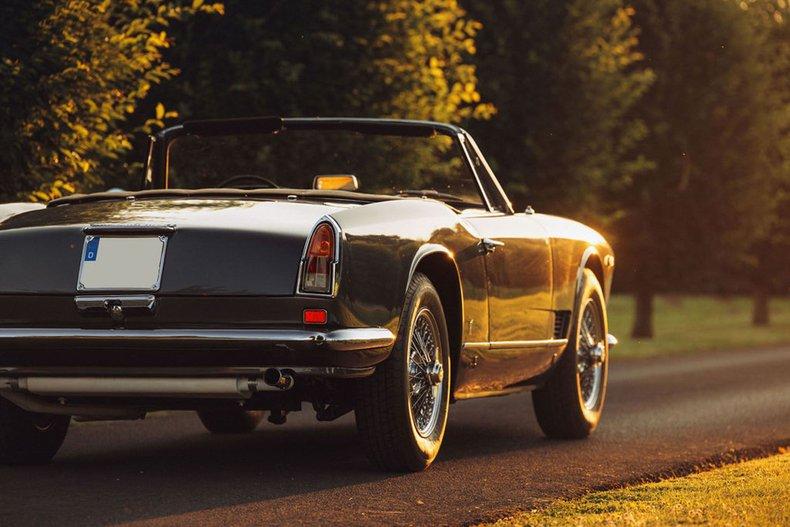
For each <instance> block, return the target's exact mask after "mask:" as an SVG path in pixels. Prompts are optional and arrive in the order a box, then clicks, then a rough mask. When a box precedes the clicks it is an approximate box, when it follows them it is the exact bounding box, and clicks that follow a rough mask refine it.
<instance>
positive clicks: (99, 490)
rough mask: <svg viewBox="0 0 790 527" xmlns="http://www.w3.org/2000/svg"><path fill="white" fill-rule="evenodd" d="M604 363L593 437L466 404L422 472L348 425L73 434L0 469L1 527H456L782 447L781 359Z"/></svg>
mask: <svg viewBox="0 0 790 527" xmlns="http://www.w3.org/2000/svg"><path fill="white" fill-rule="evenodd" d="M614 359H615V362H614V364H613V365H612V369H611V379H610V386H609V396H608V399H607V403H606V409H605V410H604V419H603V422H602V424H601V427H600V428H599V430H598V431H597V432H596V433H595V435H594V436H593V437H592V438H590V439H588V440H584V441H571V442H561V441H548V440H546V439H544V438H543V437H542V436H541V434H540V431H539V429H538V426H537V423H536V422H535V418H534V415H533V412H532V408H531V402H530V399H529V397H530V396H529V394H521V395H514V396H510V397H502V398H492V399H485V400H474V401H464V402H461V403H458V404H456V405H454V406H453V407H452V408H451V414H450V424H449V427H448V431H447V436H446V439H445V444H444V447H443V450H442V453H441V454H440V456H439V459H438V460H437V461H436V463H435V464H434V465H433V466H432V467H431V468H430V469H429V470H428V471H427V472H424V473H421V474H408V475H391V474H381V473H379V472H376V471H375V470H373V469H371V468H369V467H368V465H367V463H366V461H365V459H364V457H363V454H362V452H361V451H360V447H359V445H358V443H357V441H356V437H355V431H354V425H353V419H352V418H351V417H350V416H346V417H345V418H343V419H340V420H338V421H335V422H333V423H318V422H316V421H315V420H314V418H313V415H312V412H307V411H305V412H302V413H301V414H291V416H289V422H288V424H287V425H285V426H280V427H276V426H274V425H270V424H268V423H264V424H263V425H261V427H260V429H259V430H258V431H257V432H256V433H254V434H252V435H247V436H211V435H209V434H208V433H206V432H204V431H203V429H202V427H201V425H200V422H199V421H198V420H197V418H196V417H195V416H194V415H193V414H174V415H169V416H164V417H159V418H149V419H148V420H146V421H144V422H121V423H92V424H82V425H79V426H76V427H73V428H72V430H71V431H70V432H69V436H68V438H67V439H66V443H65V445H64V447H63V449H62V450H61V452H60V453H59V455H58V456H57V457H56V458H55V461H54V463H53V464H51V465H48V466H42V467H33V468H31V467H14V468H9V467H0V525H17V526H19V525H107V524H123V523H133V524H141V525H143V524H145V525H172V524H183V525H222V526H227V525H252V524H256V525H264V524H273V525H285V524H288V525H293V524H319V523H320V524H323V525H326V524H342V525H349V524H352V525H353V524H371V523H377V524H381V523H386V524H403V525H410V524H420V525H427V524H432V525H433V524H464V523H469V522H475V521H478V520H484V519H495V518H499V517H502V516H505V515H507V514H508V513H510V512H513V511H515V510H517V509H525V508H530V507H533V506H535V505H539V504H541V503H545V502H546V500H550V499H553V498H556V497H559V496H574V495H578V494H580V493H582V492H584V491H586V490H589V489H592V488H596V487H601V486H609V485H615V484H617V483H620V482H624V481H633V480H635V479H638V478H640V477H643V476H645V475H648V474H655V473H659V472H662V471H665V470H667V469H670V468H672V467H677V466H679V465H682V464H685V463H695V462H699V461H701V460H704V459H706V458H709V457H711V456H715V455H717V454H720V453H723V452H726V451H728V450H729V449H742V448H748V447H755V446H764V445H776V444H781V443H784V444H789V443H790V348H787V349H775V350H759V351H757V350H756V351H745V352H738V353H730V352H728V353H709V354H706V355H701V356H697V357H672V358H666V359H653V360H649V361H640V362H631V363H617V361H616V355H615V357H614Z"/></svg>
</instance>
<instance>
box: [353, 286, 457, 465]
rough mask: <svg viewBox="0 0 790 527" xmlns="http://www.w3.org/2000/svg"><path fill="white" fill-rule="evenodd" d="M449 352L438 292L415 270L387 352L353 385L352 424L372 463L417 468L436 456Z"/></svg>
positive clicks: (444, 408) (446, 393)
mask: <svg viewBox="0 0 790 527" xmlns="http://www.w3.org/2000/svg"><path fill="white" fill-rule="evenodd" d="M449 352H450V346H449V339H448V334H447V323H446V321H445V318H444V310H443V309H442V302H441V300H440V298H439V294H438V293H437V292H436V289H435V288H434V287H433V284H432V283H431V281H430V280H429V279H428V277H427V276H425V275H424V274H421V273H416V274H415V275H414V278H413V279H412V282H411V284H410V285H409V289H408V291H407V292H406V302H405V305H404V309H403V316H402V318H401V323H400V328H399V330H398V337H397V340H396V341H395V346H394V347H393V349H392V353H391V354H390V356H389V358H388V359H387V360H386V361H384V362H383V363H382V364H380V365H379V366H378V367H377V368H376V372H375V373H374V374H373V375H371V376H370V377H367V378H365V379H361V380H360V381H359V385H358V392H357V402H356V409H355V412H356V419H357V429H358V431H359V434H360V436H361V438H362V442H363V444H364V446H365V451H366V453H367V456H368V459H370V461H371V463H373V464H374V465H376V466H377V467H379V468H381V469H383V470H386V471H390V472H418V471H420V470H424V469H426V468H427V467H428V466H429V465H430V464H431V463H432V462H433V460H434V459H435V458H436V455H437V454H438V453H439V448H440V447H441V445H442V440H443V438H444V430H445V426H446V424H447V413H448V409H449V404H450V378H451V376H450V353H449Z"/></svg>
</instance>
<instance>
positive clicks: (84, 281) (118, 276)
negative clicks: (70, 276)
mask: <svg viewBox="0 0 790 527" xmlns="http://www.w3.org/2000/svg"><path fill="white" fill-rule="evenodd" d="M166 247H167V237H166V236H86V237H85V244H84V245H83V248H82V261H81V262H80V272H79V279H78V281H77V290H78V291H157V290H159V283H160V282H161V280H162V265H163V263H164V258H165V248H166Z"/></svg>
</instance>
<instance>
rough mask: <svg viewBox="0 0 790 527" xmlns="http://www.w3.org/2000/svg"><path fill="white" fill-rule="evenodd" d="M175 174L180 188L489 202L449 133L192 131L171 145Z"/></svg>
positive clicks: (172, 184)
mask: <svg viewBox="0 0 790 527" xmlns="http://www.w3.org/2000/svg"><path fill="white" fill-rule="evenodd" d="M167 174H168V176H167V188H175V189H199V188H217V187H225V188H243V189H253V188H254V189H261V188H288V189H314V188H315V189H325V190H326V189H330V190H331V189H339V190H352V191H358V192H360V193H366V194H384V195H391V196H425V197H430V198H435V199H439V200H442V201H445V202H447V203H448V204H450V205H452V206H456V207H482V206H483V200H482V198H481V195H480V191H479V189H478V186H477V182H476V181H475V179H474V176H473V175H472V173H471V171H470V169H469V166H468V164H467V163H466V162H465V161H464V158H463V155H462V152H461V150H460V147H459V145H458V143H457V141H455V140H453V138H451V137H449V136H446V135H434V136H430V137H414V136H394V135H373V134H363V133H359V132H353V131H345V130H282V131H279V132H277V133H274V134H249V135H246V134H244V135H209V136H197V135H186V136H182V137H179V138H177V139H175V140H174V141H173V142H172V143H170V146H169V150H168V171H167ZM319 176H320V177H319ZM332 176H335V177H332ZM336 176H343V177H341V178H338V177H336ZM349 176H354V178H353V180H352V179H351V178H350V177H349ZM317 178H318V179H317ZM319 181H321V182H320V183H319ZM352 181H353V182H352ZM337 182H340V183H339V184H338V183H337ZM333 185H334V186H333Z"/></svg>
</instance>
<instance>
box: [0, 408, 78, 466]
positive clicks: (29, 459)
mask: <svg viewBox="0 0 790 527" xmlns="http://www.w3.org/2000/svg"><path fill="white" fill-rule="evenodd" d="M70 422H71V417H69V416H67V415H50V414H38V413H33V412H28V411H26V410H23V409H21V408H20V407H18V406H17V405H15V404H13V403H12V402H10V401H8V400H6V399H5V398H4V397H2V396H0V463H3V464H8V465H36V464H41V463H48V462H50V461H51V460H52V458H53V457H55V454H56V453H57V452H58V450H59V449H60V446H61V445H62V444H63V440H64V439H65V438H66V432H67V431H68V429H69V423H70Z"/></svg>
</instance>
